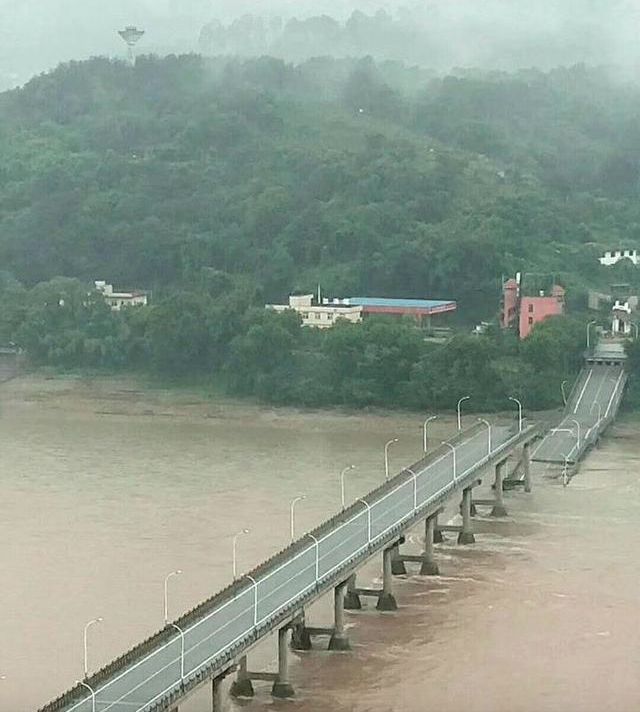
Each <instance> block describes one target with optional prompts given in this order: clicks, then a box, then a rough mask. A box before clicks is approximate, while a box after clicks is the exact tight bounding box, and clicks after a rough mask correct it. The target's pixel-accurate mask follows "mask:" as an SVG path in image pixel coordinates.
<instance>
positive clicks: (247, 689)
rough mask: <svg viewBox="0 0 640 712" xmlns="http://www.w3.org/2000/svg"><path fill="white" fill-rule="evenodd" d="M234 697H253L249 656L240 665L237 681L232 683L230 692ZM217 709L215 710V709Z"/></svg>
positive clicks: (243, 658) (243, 657)
mask: <svg viewBox="0 0 640 712" xmlns="http://www.w3.org/2000/svg"><path fill="white" fill-rule="evenodd" d="M229 692H230V694H231V696H232V697H253V696H254V694H255V693H254V690H253V683H252V682H251V677H250V676H249V669H248V663H247V656H246V655H243V656H242V657H241V658H240V662H239V663H238V673H237V675H236V679H235V680H234V681H233V682H232V683H231V690H230V691H229ZM214 709H215V708H214Z"/></svg>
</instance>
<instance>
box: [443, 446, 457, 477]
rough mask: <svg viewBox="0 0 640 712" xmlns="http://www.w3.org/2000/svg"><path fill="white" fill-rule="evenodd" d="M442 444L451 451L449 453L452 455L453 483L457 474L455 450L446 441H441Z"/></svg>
mask: <svg viewBox="0 0 640 712" xmlns="http://www.w3.org/2000/svg"><path fill="white" fill-rule="evenodd" d="M442 444H443V445H446V446H447V447H448V448H450V449H451V452H452V453H453V481H454V482H455V481H456V476H457V472H456V469H457V468H456V449H455V447H453V445H452V444H451V443H448V442H447V441H446V440H443V441H442Z"/></svg>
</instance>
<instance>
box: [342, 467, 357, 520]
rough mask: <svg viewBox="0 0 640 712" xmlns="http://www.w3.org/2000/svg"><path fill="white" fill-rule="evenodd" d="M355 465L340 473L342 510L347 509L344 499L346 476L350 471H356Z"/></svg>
mask: <svg viewBox="0 0 640 712" xmlns="http://www.w3.org/2000/svg"><path fill="white" fill-rule="evenodd" d="M355 469H356V466H355V465H348V466H347V467H345V468H344V470H342V472H341V473H340V499H341V501H342V509H344V508H345V497H344V476H345V475H346V474H347V472H349V470H355Z"/></svg>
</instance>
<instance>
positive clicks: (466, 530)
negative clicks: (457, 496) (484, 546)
mask: <svg viewBox="0 0 640 712" xmlns="http://www.w3.org/2000/svg"><path fill="white" fill-rule="evenodd" d="M472 497H473V485H470V486H469V487H465V488H464V489H463V490H462V502H461V505H460V509H461V512H462V530H461V531H460V533H459V534H458V544H475V541H476V538H475V536H474V535H473V527H472V525H471V500H472Z"/></svg>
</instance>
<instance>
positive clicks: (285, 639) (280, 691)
mask: <svg viewBox="0 0 640 712" xmlns="http://www.w3.org/2000/svg"><path fill="white" fill-rule="evenodd" d="M271 694H272V695H273V697H278V698H280V699H287V698H289V697H295V694H296V693H295V690H294V689H293V685H292V684H291V683H290V682H289V628H288V627H285V628H280V630H279V631H278V675H277V677H276V679H275V680H274V681H273V687H272V688H271Z"/></svg>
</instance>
